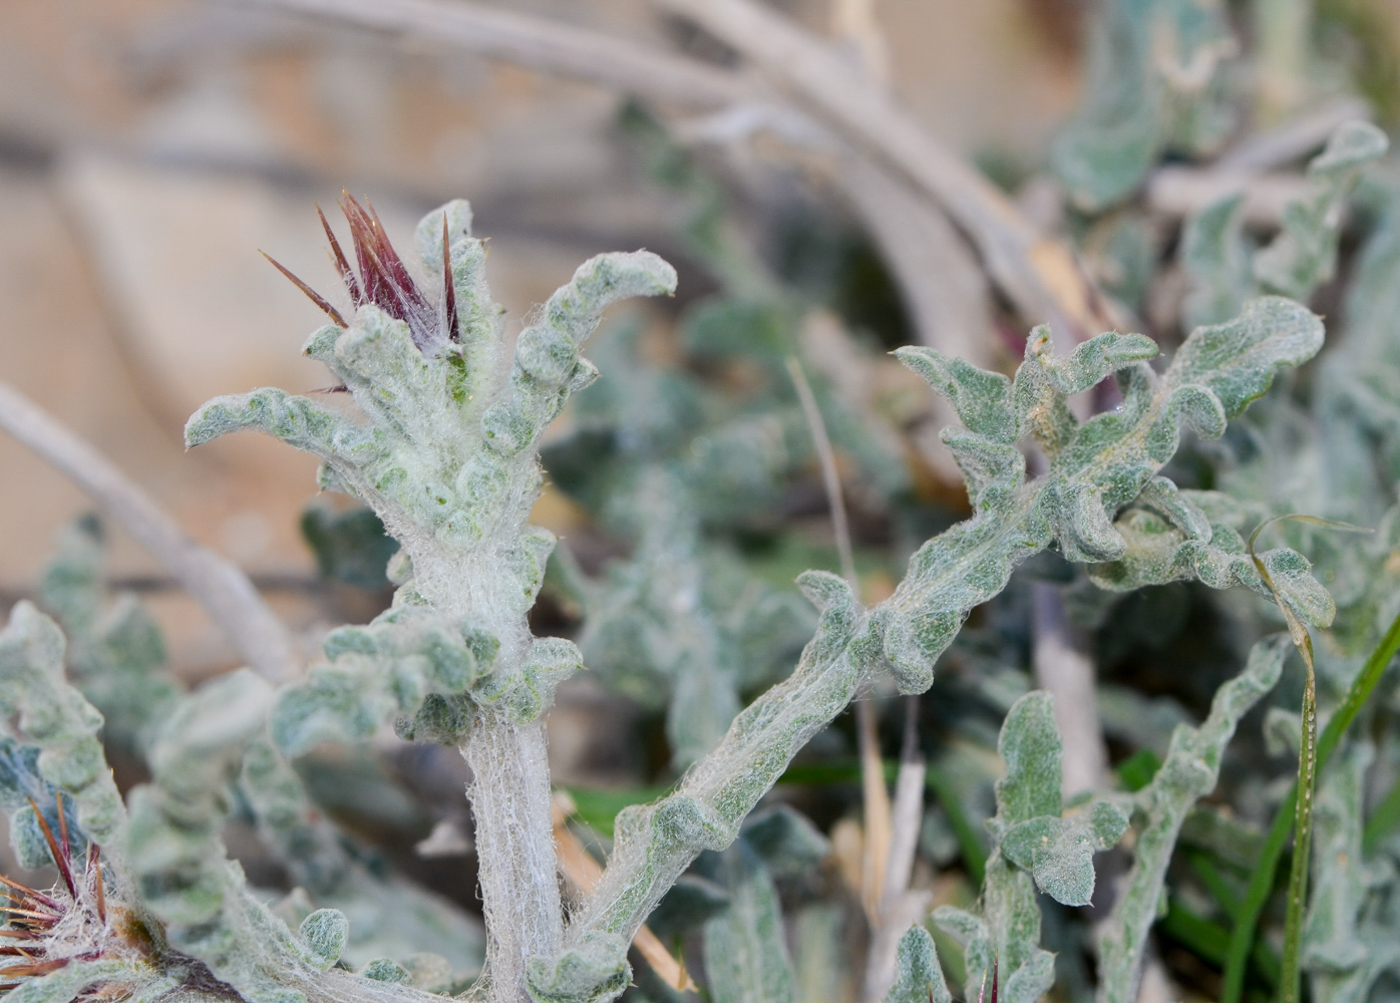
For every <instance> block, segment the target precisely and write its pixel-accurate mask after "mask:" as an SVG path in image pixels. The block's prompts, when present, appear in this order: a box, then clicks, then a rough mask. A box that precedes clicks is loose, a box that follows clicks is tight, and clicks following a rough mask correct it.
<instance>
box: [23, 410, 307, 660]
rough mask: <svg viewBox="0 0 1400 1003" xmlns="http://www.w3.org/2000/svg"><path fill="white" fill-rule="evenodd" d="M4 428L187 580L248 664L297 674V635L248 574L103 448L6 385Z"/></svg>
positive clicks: (164, 563)
mask: <svg viewBox="0 0 1400 1003" xmlns="http://www.w3.org/2000/svg"><path fill="white" fill-rule="evenodd" d="M0 428H3V429H4V430H5V431H7V432H9V433H10V434H11V435H13V436H14V437H15V438H16V439H17V440H19V442H20V443H21V444H22V445H24V446H26V447H27V448H28V449H30V450H31V451H32V452H33V453H35V455H37V456H38V457H39V458H40V459H42V460H44V461H45V462H47V463H49V464H50V465H51V466H53V467H54V468H55V469H57V470H58V471H59V472H60V473H62V474H63V475H64V476H65V477H67V478H68V479H69V480H70V481H72V482H73V483H74V484H76V485H77V486H78V487H79V488H81V489H82V490H83V491H84V492H86V493H87V494H88V496H89V497H91V498H92V499H93V501H95V502H96V503H97V504H98V506H99V507H100V508H101V509H102V510H103V511H104V512H105V513H106V514H107V515H108V516H110V517H111V518H112V519H113V520H114V521H115V522H116V523H117V524H118V525H119V526H121V527H122V528H123V529H124V530H126V531H127V533H129V534H130V535H131V536H132V538H133V539H135V540H136V542H137V543H139V544H140V545H141V546H142V547H143V548H145V550H146V552H147V553H149V554H150V555H151V556H152V557H154V558H155V559H156V560H157V561H159V562H160V563H161V564H162V565H163V566H164V567H165V569H166V570H167V571H168V572H169V573H170V574H171V575H172V576H174V577H175V579H176V580H177V581H179V582H180V584H182V585H183V586H184V587H185V588H186V589H187V590H188V591H189V593H190V594H191V595H192V596H194V598H195V600H196V601H197V602H198V603H199V604H200V605H201V606H203V607H204V609H205V612H207V613H208V614H209V616H210V617H211V618H212V619H213V620H214V622H215V623H217V624H218V625H219V627H220V628H221V629H222V630H223V632H224V635H225V636H226V637H227V638H228V639H229V641H230V642H231V643H232V644H233V646H234V647H235V648H236V649H237V650H238V652H239V654H240V655H242V657H243V658H244V659H245V660H246V661H247V663H248V665H249V666H250V667H251V668H253V669H254V670H255V671H257V672H258V673H259V674H260V675H262V676H264V677H266V678H267V679H269V680H271V681H273V682H282V681H284V680H286V679H288V678H290V677H291V676H293V675H294V674H295V672H296V656H295V654H294V649H293V646H292V639H291V637H290V636H289V635H288V633H287V629H286V627H284V626H283V625H282V623H281V621H280V620H278V619H277V617H276V616H275V615H273V613H272V610H270V609H269V608H268V607H267V604H266V603H264V602H263V600H262V597H261V596H259V595H258V592H257V589H255V588H254V587H253V585H252V583H251V582H250V581H249V580H248V577H247V576H246V575H245V574H244V573H243V572H242V571H240V570H239V569H238V568H237V567H235V566H234V565H233V564H231V563H229V562H228V561H226V560H224V559H223V558H222V557H219V556H218V555H217V554H215V553H214V552H213V551H211V550H208V549H206V548H205V547H203V546H201V545H200V544H198V543H196V542H195V541H194V540H192V539H190V537H189V536H188V535H187V534H186V533H185V531H184V530H182V529H181V528H180V527H179V526H178V525H176V524H175V522H174V521H173V520H172V519H171V518H170V516H169V515H167V514H166V513H165V512H162V511H161V510H160V508H159V507H158V506H157V505H156V503H155V502H153V501H152V500H151V498H150V496H148V495H147V494H146V493H145V492H144V491H142V490H141V489H140V488H139V487H137V486H136V485H135V484H134V483H132V482H131V480H130V479H128V478H127V477H126V475H125V474H123V473H122V472H121V471H119V470H118V469H117V468H116V467H114V466H112V464H111V463H109V462H108V461H107V460H106V459H104V458H103V457H102V455H101V454H99V453H98V452H97V451H96V450H95V449H93V448H92V447H91V446H89V445H88V444H87V443H86V442H84V441H83V440H81V439H79V438H78V437H77V436H76V435H74V434H73V433H72V432H70V431H69V430H68V429H67V428H65V427H64V426H63V425H62V424H61V423H60V422H59V421H58V420H57V419H55V418H53V417H52V416H51V415H49V414H48V413H47V412H45V411H43V410H42V409H40V408H39V407H38V406H37V405H35V404H34V403H33V402H32V401H30V400H29V399H28V398H27V397H25V396H24V395H23V394H21V393H20V392H19V391H17V390H15V389H14V388H13V387H10V386H8V385H6V384H4V383H0Z"/></svg>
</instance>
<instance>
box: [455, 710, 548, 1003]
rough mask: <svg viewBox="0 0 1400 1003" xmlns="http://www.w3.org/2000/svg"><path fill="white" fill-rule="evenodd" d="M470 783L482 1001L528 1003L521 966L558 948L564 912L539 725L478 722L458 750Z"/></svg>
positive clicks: (484, 719)
mask: <svg viewBox="0 0 1400 1003" xmlns="http://www.w3.org/2000/svg"><path fill="white" fill-rule="evenodd" d="M461 752H462V756H463V758H465V759H466V761H467V764H468V765H469V766H470V767H471V768H472V774H473V776H474V779H473V780H472V785H471V788H470V790H469V791H468V793H469V795H470V798H471V804H472V815H473V817H474V818H475V820H476V852H477V861H478V868H479V878H478V880H479V882H480V886H481V903H482V912H484V913H485V915H486V924H487V929H488V930H489V931H490V933H491V936H490V939H489V940H488V941H487V953H486V969H485V979H486V987H487V995H486V999H488V1000H490V1001H492V1003H520V1001H522V1000H528V999H529V998H530V996H529V992H528V991H527V989H526V987H525V970H526V969H525V966H526V963H527V962H528V961H529V959H530V958H531V957H532V956H534V955H543V956H549V955H551V954H554V953H555V952H556V951H558V950H559V948H560V946H561V944H562V941H563V909H562V906H561V903H560V898H559V881H558V878H557V877H556V871H557V864H556V850H555V846H554V835H553V832H554V830H553V825H552V823H551V818H550V791H549V767H548V761H547V759H546V755H545V735H544V724H543V722H542V721H538V720H537V721H531V722H530V723H528V724H514V723H511V722H509V721H505V720H502V719H501V718H499V717H497V716H495V715H488V714H482V715H481V716H480V717H478V718H477V720H476V722H475V723H474V725H473V727H472V731H471V735H470V736H469V737H468V738H467V741H466V743H465V744H464V745H463V746H462V747H461Z"/></svg>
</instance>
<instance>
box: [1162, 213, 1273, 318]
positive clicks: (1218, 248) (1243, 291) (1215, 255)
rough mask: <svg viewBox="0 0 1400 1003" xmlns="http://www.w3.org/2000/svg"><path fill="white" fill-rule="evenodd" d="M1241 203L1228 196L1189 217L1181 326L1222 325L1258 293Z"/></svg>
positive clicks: (1182, 249) (1185, 230)
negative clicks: (1188, 285)
mask: <svg viewBox="0 0 1400 1003" xmlns="http://www.w3.org/2000/svg"><path fill="white" fill-rule="evenodd" d="M1243 204H1244V196H1243V195H1227V196H1226V197H1225V198H1222V199H1219V200H1217V201H1215V202H1212V203H1211V204H1210V205H1208V206H1206V207H1205V208H1204V209H1202V210H1201V211H1200V212H1198V213H1196V214H1195V215H1194V216H1192V217H1190V218H1189V219H1188V220H1187V221H1186V225H1185V227H1184V228H1183V230H1182V234H1181V246H1180V249H1179V250H1178V251H1177V259H1178V260H1179V261H1180V262H1181V267H1182V268H1183V269H1184V270H1185V272H1186V275H1187V277H1188V279H1189V282H1190V289H1189V291H1188V292H1187V294H1186V297H1185V299H1184V300H1183V302H1182V305H1181V314H1182V326H1183V327H1186V328H1189V329H1195V328H1197V327H1200V326H1201V325H1203V324H1221V323H1224V322H1225V321H1227V320H1229V319H1230V318H1231V317H1234V316H1236V315H1237V314H1239V312H1240V307H1242V306H1243V305H1244V301H1245V300H1247V299H1249V297H1250V296H1253V295H1254V294H1255V293H1256V292H1257V291H1258V286H1257V285H1256V284H1255V281H1254V275H1253V273H1252V272H1251V271H1250V267H1251V260H1252V258H1251V253H1250V252H1251V250H1252V249H1251V248H1250V246H1249V245H1248V244H1247V243H1246V241H1245V237H1244V234H1243V232H1242V230H1241V215H1240V208H1241V206H1242V205H1243Z"/></svg>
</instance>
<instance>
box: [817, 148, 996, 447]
mask: <svg viewBox="0 0 1400 1003" xmlns="http://www.w3.org/2000/svg"><path fill="white" fill-rule="evenodd" d="M838 180H839V182H840V183H841V184H842V185H843V187H844V189H845V192H846V196H847V197H848V198H849V199H850V201H851V204H852V205H853V206H854V208H855V209H856V211H857V212H858V213H859V214H860V215H861V217H862V218H863V219H864V220H865V223H866V225H867V226H868V227H869V228H870V233H871V236H872V237H874V239H875V241H876V243H877V244H879V245H880V247H881V248H882V249H883V251H884V259H885V264H886V266H887V267H888V268H889V269H890V272H891V273H892V274H893V275H894V276H895V279H896V280H897V281H898V283H899V287H900V290H901V292H902V293H903V294H904V299H905V302H906V304H907V306H908V308H909V314H910V316H911V317H912V319H913V321H914V329H915V334H916V336H917V337H918V339H919V344H921V345H928V346H929V347H930V348H936V349H938V350H939V351H940V352H942V353H943V354H945V355H948V356H951V357H953V358H957V359H963V360H964V361H966V362H970V363H972V364H973V365H974V366H980V367H983V368H990V367H991V365H992V345H993V343H994V342H993V339H992V337H991V332H992V303H991V290H990V289H988V287H987V280H986V277H985V275H984V274H983V272H982V268H981V266H980V265H979V264H978V262H977V257H976V255H974V254H973V253H972V250H971V248H969V247H968V246H967V244H966V243H965V242H964V240H963V237H962V235H961V234H959V233H958V232H957V230H956V229H954V227H953V225H952V223H950V222H949V221H948V216H947V214H946V213H945V212H944V211H943V210H942V209H941V208H939V207H938V205H937V204H935V203H934V202H933V201H932V200H931V199H929V198H928V196H927V195H925V194H924V193H922V192H920V191H918V190H916V189H914V188H913V187H912V186H911V185H910V184H909V183H908V182H907V181H905V180H904V179H903V178H902V177H899V176H897V175H895V174H894V173H892V172H891V171H890V170H889V169H888V168H886V167H885V166H884V165H883V164H881V163H879V162H878V161H876V160H874V159H872V158H870V157H868V156H862V155H860V154H858V153H857V154H853V155H852V156H851V157H850V158H849V163H848V164H847V165H846V169H845V170H843V171H841V172H840V173H839V174H838ZM944 424H946V422H945V423H944Z"/></svg>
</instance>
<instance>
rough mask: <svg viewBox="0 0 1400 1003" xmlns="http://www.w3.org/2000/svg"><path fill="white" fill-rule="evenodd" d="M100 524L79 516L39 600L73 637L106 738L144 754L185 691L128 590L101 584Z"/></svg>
mask: <svg viewBox="0 0 1400 1003" xmlns="http://www.w3.org/2000/svg"><path fill="white" fill-rule="evenodd" d="M105 549H106V548H105V545H104V542H103V535H102V525H101V523H99V522H98V521H97V519H96V518H95V517H93V516H87V517H84V518H82V519H79V520H77V521H76V522H75V523H74V524H73V525H71V526H69V527H68V528H67V529H66V530H65V531H64V532H63V534H62V536H61V537H60V539H59V545H58V552H57V554H56V555H55V556H54V557H53V559H52V560H50V562H49V563H48V565H47V566H46V567H45V568H44V571H43V573H42V575H41V577H40V582H39V600H40V604H41V605H42V606H44V607H45V608H46V609H49V610H51V611H52V612H53V613H54V615H55V616H56V617H57V618H58V622H59V624H60V626H62V628H63V632H64V634H65V635H66V636H67V638H68V654H67V662H68V668H69V672H70V673H71V675H72V677H73V681H74V683H75V685H77V686H78V688H79V689H81V690H82V692H83V696H84V697H86V698H87V699H88V700H89V701H90V702H91V703H92V705H93V706H94V707H96V708H97V709H98V711H99V712H101V714H102V717H103V721H104V726H103V732H102V734H103V739H104V741H106V742H108V743H111V744H115V745H116V746H117V747H118V748H120V749H123V750H124V751H127V752H131V753H139V752H140V750H141V749H142V748H144V746H145V744H146V743H147V742H148V741H149V740H150V737H151V732H152V730H153V728H154V727H155V723H156V722H158V721H160V720H161V718H162V717H163V716H164V715H165V714H166V713H167V712H168V711H169V709H170V706H171V705H172V703H173V702H174V700H175V698H176V696H177V694H178V693H179V691H180V687H179V685H178V684H177V683H176V682H175V680H174V679H172V678H171V677H170V675H169V674H168V673H167V672H166V670H165V660H166V654H165V642H164V638H163V637H162V636H161V632H160V629H159V627H157V626H156V623H155V621H154V620H153V619H152V618H151V616H150V614H149V613H148V612H147V611H146V608H145V607H144V606H143V605H142V604H141V603H140V602H138V601H137V599H136V597H135V596H133V595H131V594H123V595H120V596H116V597H112V596H110V595H109V594H108V590H107V588H106V586H105V585H104V584H103V581H102V560H103V557H104V553H105Z"/></svg>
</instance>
